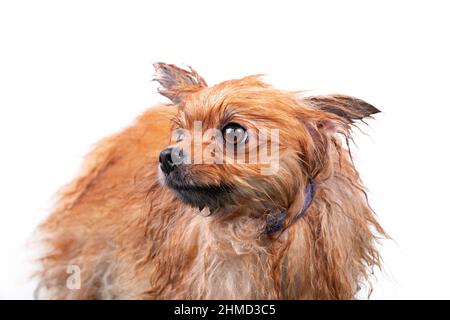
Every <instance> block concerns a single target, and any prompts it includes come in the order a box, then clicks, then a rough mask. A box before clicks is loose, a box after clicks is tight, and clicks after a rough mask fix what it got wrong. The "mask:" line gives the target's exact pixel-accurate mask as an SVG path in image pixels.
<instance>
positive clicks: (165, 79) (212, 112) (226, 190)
mask: <svg viewBox="0 0 450 320" xmlns="http://www.w3.org/2000/svg"><path fill="white" fill-rule="evenodd" d="M155 67H156V69H157V71H158V78H157V79H156V80H157V81H159V82H160V84H161V85H162V87H161V88H160V93H162V94H163V95H165V96H166V97H168V98H169V99H171V100H172V101H173V102H174V104H176V105H177V106H178V110H179V111H178V115H177V116H176V117H175V118H174V119H173V122H174V131H173V135H172V138H173V144H172V145H170V146H168V147H167V148H166V149H164V150H162V151H161V154H160V174H161V178H162V181H163V183H164V184H165V185H166V186H167V187H169V188H170V189H172V190H173V191H174V192H175V193H176V195H177V196H178V197H179V198H180V199H181V200H183V201H184V202H185V203H187V204H189V205H191V206H193V207H198V208H200V209H203V208H205V207H207V208H209V210H210V211H211V212H215V211H217V210H220V209H222V210H230V211H233V209H234V208H236V207H240V208H241V211H245V209H249V211H251V212H264V210H267V209H282V208H288V207H289V206H290V205H291V203H292V202H293V197H294V196H295V195H296V194H297V193H298V192H299V190H303V188H304V186H305V185H306V181H307V180H308V179H309V178H313V177H315V176H316V175H317V174H319V173H320V170H321V168H322V167H323V166H324V165H325V164H326V162H327V159H328V155H327V149H328V144H329V143H334V142H335V140H334V139H335V138H334V134H335V133H336V132H338V131H341V132H343V133H344V134H345V133H347V131H348V127H349V125H350V124H351V123H352V121H353V120H355V119H361V118H363V117H366V116H370V114H372V113H375V112H378V110H377V109H375V108H374V107H372V106H371V105H369V104H367V103H365V102H363V101H361V100H358V99H354V98H350V97H345V96H332V97H313V98H301V97H299V95H298V94H297V93H293V92H286V91H280V90H275V89H273V88H271V87H269V86H268V85H266V84H265V83H263V82H261V81H260V80H259V78H258V77H257V76H250V77H246V78H243V79H240V80H230V81H226V82H223V83H220V84H218V85H216V86H213V87H207V86H206V82H205V81H204V80H203V79H202V78H200V77H199V76H198V74H197V73H196V72H195V71H193V70H192V69H191V71H186V70H183V69H179V68H177V67H175V66H173V65H166V64H161V63H159V64H155ZM252 209H256V210H252Z"/></svg>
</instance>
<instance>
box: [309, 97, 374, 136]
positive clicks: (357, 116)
mask: <svg viewBox="0 0 450 320" xmlns="http://www.w3.org/2000/svg"><path fill="white" fill-rule="evenodd" d="M303 101H304V102H305V103H307V104H308V105H310V106H312V107H314V108H316V109H318V110H320V111H324V112H327V113H330V114H332V115H333V116H338V118H339V119H341V120H342V121H343V122H345V123H347V124H353V123H354V122H355V121H356V120H363V119H364V118H370V117H371V116H372V115H373V114H376V113H378V112H381V111H380V110H378V109H377V108H375V107H374V106H373V105H371V104H369V103H367V102H365V101H364V100H361V99H357V98H354V97H350V96H345V95H326V96H314V97H305V98H303ZM334 118H335V117H334ZM321 126H322V128H323V129H325V130H327V131H334V130H335V129H336V128H335V125H334V123H333V120H330V121H326V120H323V121H322V123H321Z"/></svg>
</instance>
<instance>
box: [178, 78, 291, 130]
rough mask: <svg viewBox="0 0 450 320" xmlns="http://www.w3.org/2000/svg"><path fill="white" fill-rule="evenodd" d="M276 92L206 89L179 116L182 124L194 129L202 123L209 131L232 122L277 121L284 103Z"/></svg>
mask: <svg viewBox="0 0 450 320" xmlns="http://www.w3.org/2000/svg"><path fill="white" fill-rule="evenodd" d="M274 92H275V91H273V90H267V89H266V88H265V87H262V86H256V85H245V84H242V83H240V82H224V83H221V84H219V85H216V86H214V87H209V88H205V89H203V90H201V91H199V92H197V93H195V94H193V95H191V96H190V97H189V98H188V99H186V101H185V103H184V106H183V107H182V110H181V112H180V116H181V117H182V118H183V119H182V120H183V122H184V123H185V124H186V126H187V127H191V126H192V123H193V122H194V121H201V122H202V123H203V125H204V126H206V127H218V126H220V125H223V124H225V123H226V122H230V121H233V120H238V121H244V122H248V121H251V120H252V119H266V120H275V119H276V118H277V116H279V115H280V112H282V109H284V107H283V106H282V105H283V104H285V103H283V102H280V101H278V100H279V98H280V97H279V96H277V95H276V94H274Z"/></svg>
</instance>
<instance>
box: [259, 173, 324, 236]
mask: <svg viewBox="0 0 450 320" xmlns="http://www.w3.org/2000/svg"><path fill="white" fill-rule="evenodd" d="M315 194H316V183H315V182H314V180H312V179H309V180H308V184H307V185H306V188H305V191H304V200H303V206H302V208H301V209H300V210H299V211H298V212H297V213H296V214H295V215H294V216H292V218H291V219H289V220H287V217H288V211H287V209H283V210H281V211H280V213H278V214H276V215H275V216H273V217H272V218H271V219H269V220H268V221H267V225H266V230H265V233H266V234H267V235H268V236H273V235H275V234H276V233H278V232H279V231H281V232H283V231H284V230H286V229H287V228H289V227H290V226H291V225H293V224H294V223H295V222H296V221H298V219H300V218H301V217H302V216H304V215H305V213H306V211H308V209H309V207H310V206H311V204H312V202H313V200H314V196H315Z"/></svg>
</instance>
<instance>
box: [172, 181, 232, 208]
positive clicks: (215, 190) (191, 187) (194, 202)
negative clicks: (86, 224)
mask: <svg viewBox="0 0 450 320" xmlns="http://www.w3.org/2000/svg"><path fill="white" fill-rule="evenodd" d="M166 186H167V187H169V188H170V189H172V190H173V191H175V194H176V195H177V196H178V198H180V199H181V200H182V201H183V202H185V203H187V204H189V205H191V206H192V207H194V208H198V209H199V210H200V211H202V210H203V209H204V208H205V207H209V208H210V209H215V208H217V207H220V206H222V205H223V203H224V202H225V201H226V199H228V196H229V195H230V193H231V192H232V189H233V188H232V187H231V186H230V185H228V184H218V185H210V184H200V183H192V181H189V183H186V182H184V181H183V182H180V181H178V179H176V178H175V177H173V176H171V174H169V175H167V176H166Z"/></svg>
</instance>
